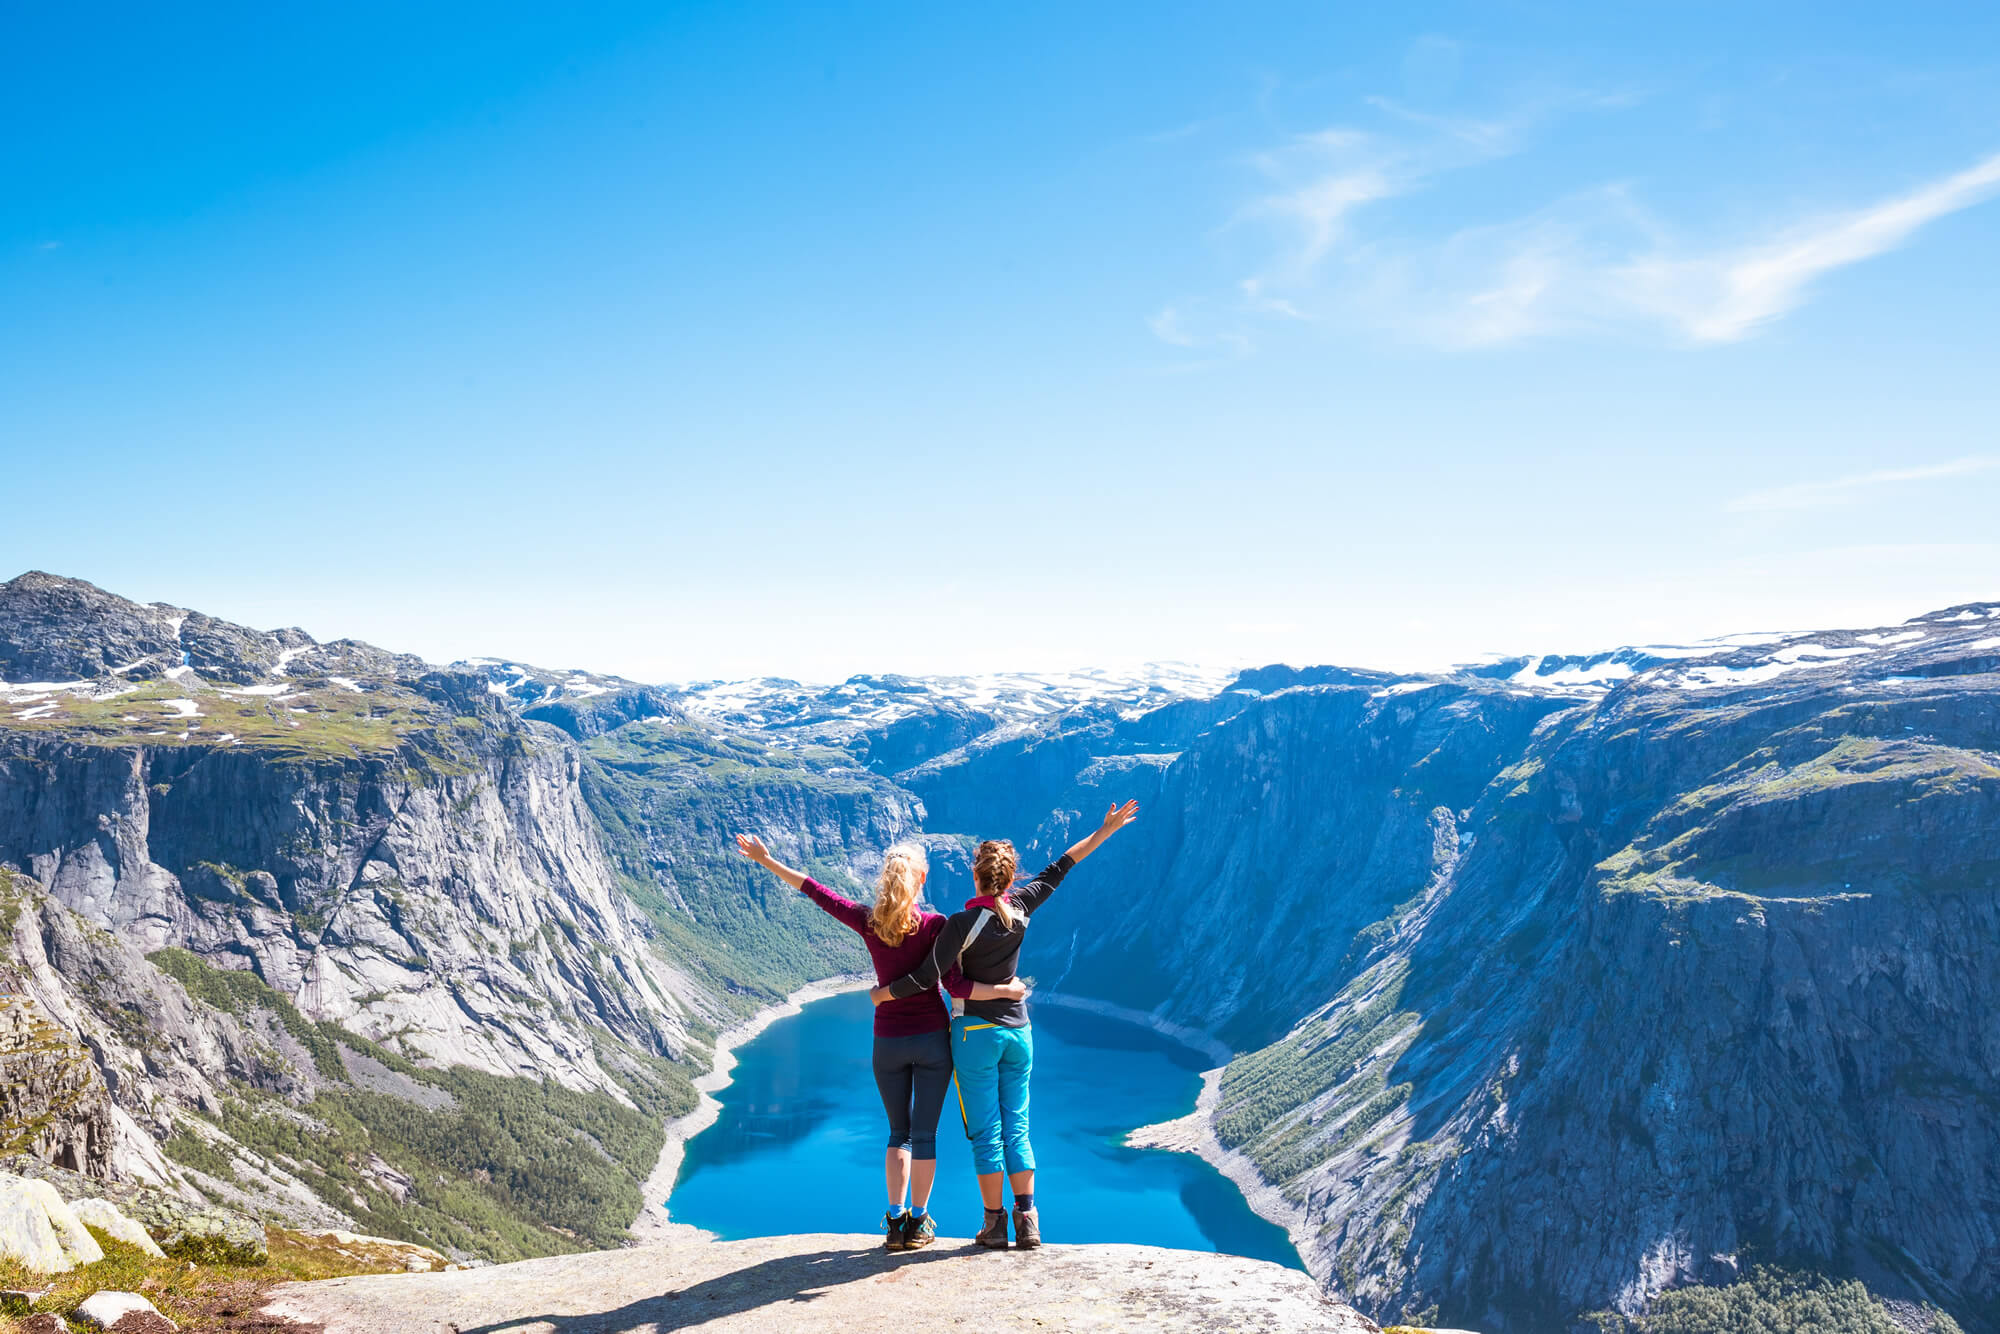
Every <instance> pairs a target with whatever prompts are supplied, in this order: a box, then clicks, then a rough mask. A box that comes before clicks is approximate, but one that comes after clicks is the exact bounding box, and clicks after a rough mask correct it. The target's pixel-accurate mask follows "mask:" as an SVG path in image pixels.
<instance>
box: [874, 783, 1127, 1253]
mask: <svg viewBox="0 0 2000 1334" xmlns="http://www.w3.org/2000/svg"><path fill="white" fill-rule="evenodd" d="M1138 818H1139V803H1138V802H1136V801H1128V802H1126V803H1125V804H1124V805H1123V806H1113V807H1112V808H1111V809H1110V810H1108V811H1106V812H1105V813H1104V820H1103V822H1102V823H1101V824H1099V825H1098V827H1097V828H1096V829H1094V830H1092V831H1091V833H1090V836H1089V837H1088V838H1085V839H1084V840H1083V841H1082V842H1080V843H1078V844H1077V845H1076V846H1075V847H1072V848H1071V849H1070V850H1069V851H1068V852H1065V853H1064V854H1063V855H1062V856H1060V857H1058V858H1057V859H1056V861H1055V863H1054V865H1052V866H1050V867H1048V868H1047V869H1046V870H1044V871H1043V872H1042V873H1041V874H1040V875H1038V876H1036V877H1035V878H1034V879H1033V880H1030V881H1028V882H1027V883H1026V884H1025V885H1022V884H1016V883H1015V882H1014V875H1015V872H1016V871H1017V870H1018V869H1019V859H1018V858H1017V857H1016V855H1015V853H1014V845H1013V844H1012V843H1009V842H1007V841H1006V840H1004V839H988V840H987V841H986V842H984V843H981V844H980V845H979V852H978V854H977V856H975V857H974V858H973V862H972V878H973V881H974V882H975V883H976V884H977V886H978V888H979V894H978V896H977V897H975V898H974V899H973V900H972V901H971V902H969V903H967V904H966V905H965V908H964V909H963V910H962V911H960V912H956V913H953V914H952V915H951V917H950V918H949V919H948V920H947V921H946V922H945V924H944V929H943V930H942V931H940V932H939V933H938V936H937V940H936V941H935V943H933V944H932V946H931V948H930V952H929V954H928V955H926V956H925V957H924V960H923V962H922V963H921V964H919V965H918V966H917V967H916V968H915V969H913V970H912V971H911V972H910V973H909V974H908V975H907V976H903V977H898V978H897V979H896V980H895V981H893V982H891V983H889V984H888V985H887V986H880V987H877V988H875V990H874V991H872V992H870V993H869V995H870V997H871V999H873V1000H874V1002H875V1004H876V1005H877V1006H878V1007H879V1009H878V1011H877V1012H878V1013H879V1012H880V1010H883V1009H887V1008H888V1007H889V1006H891V1005H898V1004H901V1003H902V1002H903V1000H904V999H905V998H906V997H910V996H920V995H924V994H926V993H928V994H932V995H935V994H936V992H937V985H938V979H940V978H945V977H949V975H950V973H951V970H952V969H953V968H957V969H959V970H960V971H961V972H963V974H964V976H965V977H966V978H968V979H971V980H973V981H974V982H975V983H976V982H977V981H978V980H979V979H993V980H995V981H1001V980H1005V981H1014V980H1015V979H1014V975H1015V973H1016V971H1017V970H1018V967H1019V963H1020V957H1021V943H1022V941H1023V940H1024V939H1025V938H1026V934H1027V928H1028V918H1029V917H1030V916H1032V915H1033V913H1034V911H1035V909H1037V908H1039V907H1041V906H1042V904H1044V903H1046V902H1047V901H1048V898H1049V895H1051V894H1053V893H1055V890H1056V886H1057V885H1060V884H1061V883H1062V880H1063V877H1064V876H1065V875H1068V874H1069V872H1070V871H1071V870H1073V869H1074V868H1075V866H1076V864H1077V863H1078V862H1080V861H1082V860H1083V859H1084V858H1085V857H1088V856H1089V855H1090V854H1091V853H1093V852H1095V851H1097V850H1098V848H1100V847H1102V846H1103V845H1104V840H1106V839H1108V838H1110V837H1111V836H1112V835H1113V834H1115V833H1117V832H1118V831H1119V830H1120V829H1123V828H1124V827H1125V826H1126V825H1128V824H1130V823H1132V821H1134V820H1136V819H1138ZM954 994H957V993H954ZM951 1053H952V1063H953V1065H954V1066H955V1067H956V1069H957V1074H958V1098H959V1110H960V1111H961V1112H962V1113H963V1114H964V1117H965V1133H966V1135H967V1136H968V1137H969V1138H970V1139H971V1140H972V1170H973V1171H974V1172H976V1173H978V1175H979V1194H980V1197H981V1199H982V1200H983V1201H984V1202H985V1205H986V1222H985V1226H983V1227H982V1228H980V1230H979V1235H978V1236H976V1237H974V1238H973V1240H974V1241H976V1242H978V1243H979V1244H980V1245H981V1246H986V1247H990V1248H992V1249H994V1250H1005V1249H1006V1248H1007V1211H1006V1210H1005V1209H1003V1208H1002V1207H1001V1197H1000V1177H1001V1173H1002V1170H1003V1169H1004V1170H1005V1172H1006V1175H1007V1178H1008V1182H1009V1184H1010V1185H1012V1187H1013V1189H1014V1245H1015V1246H1017V1247H1019V1248H1020V1249H1022V1250H1032V1249H1033V1248H1035V1247H1037V1246H1039V1245H1041V1244H1042V1228H1041V1221H1040V1219H1039V1218H1038V1217H1037V1215H1036V1213H1035V1151H1034V1148H1033V1146H1032V1145H1030V1144H1029V1142H1028V1075H1029V1073H1030V1072H1031V1070H1032V1069H1033V1067H1034V1062H1035V1039H1034V1033H1033V1031H1032V1030H1031V1029H1030V1028H1029V1026H1028V1006H1027V1002H1026V999H1025V998H1021V997H1016V996H1002V997H998V998H995V999H990V1000H989V999H987V998H985V997H984V996H981V995H979V994H978V993H977V991H974V992H973V993H972V997H971V999H970V1000H968V1001H967V1002H966V1005H965V1013H964V1015H962V1016H960V1017H959V1018H955V1019H953V1020H952V1021H951Z"/></svg>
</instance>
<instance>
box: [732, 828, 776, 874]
mask: <svg viewBox="0 0 2000 1334" xmlns="http://www.w3.org/2000/svg"><path fill="white" fill-rule="evenodd" d="M736 850H737V851H738V852H740V853H742V854H743V855H744V856H745V857H748V858H749V859H750V860H751V861H753V862H756V863H757V864H758V865H759V866H762V865H764V864H765V863H767V862H769V861H770V860H771V850H770V849H769V848H767V847H765V846H764V840H763V839H761V838H759V837H757V836H756V835H755V834H738V835H737V836H736Z"/></svg>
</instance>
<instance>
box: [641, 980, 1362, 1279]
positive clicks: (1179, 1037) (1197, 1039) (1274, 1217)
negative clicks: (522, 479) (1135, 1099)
mask: <svg viewBox="0 0 2000 1334" xmlns="http://www.w3.org/2000/svg"><path fill="white" fill-rule="evenodd" d="M872 984H873V982H872V979H870V978H868V977H865V976H863V975H861V974H858V973H851V974H848V975H846V976H843V977H833V978H826V979H823V980H821V981H818V982H810V983H808V984H806V985H805V986H803V987H800V988H799V989H798V990H797V991H794V992H792V993H791V994H790V995H789V996H786V997H785V999H784V1000H783V1001H781V1002H780V1003H778V1004H776V1005H771V1006H767V1007H765V1008H764V1009H762V1010H759V1011H757V1012H756V1013H755V1014H753V1015H751V1016H750V1017H749V1018H748V1019H745V1020H744V1021H743V1022H742V1023H740V1024H738V1025H736V1026H735V1027H734V1028H730V1029H726V1030H724V1031H723V1032H722V1033H721V1034H719V1035H718V1036H717V1037H716V1039H715V1064H714V1065H713V1066H711V1067H710V1069H709V1070H708V1072H707V1073H706V1074H703V1075H701V1076H700V1077H699V1078H697V1079H696V1080H695V1081H694V1088H695V1092H696V1093H698V1094H700V1095H701V1101H700V1102H698V1103H697V1104H696V1105H695V1108H694V1110H693V1111H691V1112H689V1113H687V1114H686V1115H685V1116H681V1117H677V1118H675V1119H674V1120H672V1121H669V1122H668V1123H667V1127H666V1142H665V1143H664V1144H662V1145H661V1146H660V1157H659V1160H658V1162H656V1163H655V1164H654V1167H653V1171H652V1173H651V1174H650V1175H649V1176H648V1177H647V1178H646V1185H645V1192H646V1203H645V1205H644V1207H643V1208H641V1210H640V1211H639V1216H638V1218H636V1219H634V1220H633V1222H632V1226H631V1228H630V1234H631V1240H630V1242H629V1243H628V1244H630V1245H637V1246H649V1245H659V1244H662V1243H665V1242H672V1241H677V1240H688V1239H699V1240H711V1239H712V1237H711V1234H709V1233H708V1232H706V1231H705V1230H703V1229H701V1228H698V1227H695V1226H694V1225H693V1224H690V1223H676V1222H674V1221H673V1219H672V1216H671V1213H670V1211H669V1210H668V1208H667V1206H666V1201H667V1198H668V1196H669V1195H671V1194H672V1192H673V1187H674V1181H675V1178H677V1177H678V1176H679V1175H680V1170H681V1161H682V1159H683V1158H685V1157H686V1154H687V1142H688V1141H689V1140H691V1139H693V1138H694V1137H695V1136H696V1135H699V1134H700V1133H701V1132H702V1131H704V1130H706V1129H708V1128H709V1127H710V1126H712V1125H714V1124H715V1122H716V1118H717V1117H719V1116H721V1114H722V1104H721V1102H719V1101H718V1100H717V1099H716V1097H715V1095H716V1093H718V1092H719V1091H721V1090H722V1089H725V1088H727V1087H729V1085H730V1083H731V1081H732V1080H733V1078H734V1075H735V1070H736V1054H735V1052H736V1048H738V1047H740V1046H742V1045H743V1044H744V1043H746V1042H749V1041H750V1040H752V1039H753V1038H755V1037H757V1036H758V1035H759V1034H761V1033H762V1032H763V1031H764V1030H765V1029H767V1028H769V1027H770V1026H771V1025H772V1024H774V1023H776V1022H777V1021H778V1020H780V1019H785V1018H789V1017H790V1016H792V1015H795V1014H797V1013H798V1012H799V1011H800V1010H801V1009H803V1008H804V1007H806V1006H807V1005H810V1004H812V1003H813V1002H814V1001H818V1000H825V999H826V998H827V997H829V996H838V995H840V994H842V993H843V992H848V991H860V990H863V989H865V988H866V987H868V986H871V985H872ZM1030 999H1031V1000H1032V1001H1034V1002H1035V1003H1038V1004H1043V1005H1054V1006H1056V1007H1058V1008H1061V1009H1066V1010H1080V1011H1083V1012H1084V1013H1087V1014H1095V1015H1099V1016H1101V1017H1103V1018H1106V1019H1114V1020H1117V1021H1119V1022H1121V1023H1128V1024H1134V1025H1137V1026H1138V1027H1140V1028H1145V1029H1148V1030H1150V1031H1152V1032H1154V1033H1158V1034H1159V1035H1160V1036H1162V1037H1164V1038H1167V1039H1169V1040H1170V1041H1173V1042H1177V1043H1179V1044H1180V1045H1182V1046H1183V1047H1186V1048H1188V1049H1189V1050H1190V1051H1195V1052H1199V1053H1200V1054H1201V1055H1202V1056H1204V1057H1206V1058H1207V1059H1209V1060H1212V1061H1215V1062H1216V1066H1215V1068H1213V1069H1210V1070H1205V1071H1203V1072H1202V1075H1201V1091H1200V1092H1199V1093H1198V1094H1196V1095H1195V1104H1194V1110H1193V1111H1191V1112H1189V1113H1187V1114H1186V1115H1185V1116H1178V1117H1175V1118H1174V1119H1172V1120H1170V1121H1158V1122H1155V1123H1154V1124H1152V1125H1147V1126H1139V1127H1137V1128H1135V1129H1133V1130H1130V1131H1127V1132H1126V1134H1125V1139H1124V1143H1125V1144H1126V1145H1127V1146H1128V1147H1130V1148H1134V1149H1160V1150H1164V1151H1166V1152H1169V1153H1190V1154H1193V1155H1194V1156H1195V1157H1197V1158H1199V1159H1201V1160H1202V1161H1203V1162H1205V1163H1207V1164H1208V1165H1209V1166H1210V1167H1212V1168H1214V1169H1215V1170H1216V1171H1217V1172H1218V1173H1220V1174H1221V1175H1222V1176H1223V1177H1224V1178H1225V1179H1226V1180H1227V1181H1228V1182H1229V1184H1231V1185H1232V1186H1234V1187H1236V1192H1237V1194H1239V1195H1241V1196H1242V1197H1243V1202H1244V1203H1245V1204H1247V1205H1248V1206H1249V1207H1250V1212H1252V1213H1254V1214H1256V1215H1257V1216H1258V1217H1259V1218H1262V1219H1263V1220H1264V1221H1266V1222H1268V1223H1275V1224H1277V1225H1278V1226H1279V1227H1281V1228H1283V1229H1284V1230H1285V1237H1286V1239H1287V1240H1288V1241H1289V1242H1290V1243H1291V1246H1292V1249H1293V1250H1294V1251H1295V1252H1297V1254H1298V1257H1299V1263H1300V1264H1301V1265H1303V1266H1305V1270H1306V1272H1307V1273H1308V1274H1310V1275H1311V1276H1312V1278H1313V1280H1314V1282H1316V1283H1320V1284H1322V1285H1323V1284H1325V1283H1326V1281H1327V1279H1328V1277H1329V1275H1327V1274H1321V1273H1319V1272H1318V1271H1317V1270H1315V1269H1314V1267H1313V1264H1312V1259H1311V1252H1309V1251H1308V1250H1307V1248H1306V1242H1307V1241H1308V1240H1309V1239H1310V1233H1309V1232H1308V1230H1307V1227H1306V1218H1305V1211H1304V1210H1303V1209H1300V1208H1298V1207H1297V1206H1295V1205H1293V1204H1292V1202H1291V1201H1289V1200H1287V1199H1286V1198H1285V1197H1284V1193H1283V1192H1282V1191H1281V1190H1280V1189H1279V1188H1278V1187H1276V1186H1274V1185H1272V1184H1271V1183H1270V1182H1268V1181H1266V1180H1265V1179H1264V1177H1263V1175H1262V1174H1261V1173H1259V1172H1258V1171H1257V1165H1256V1164H1255V1163H1253V1162H1251V1161H1250V1159H1249V1158H1248V1157H1246V1156H1245V1155H1243V1154H1241V1153H1238V1152H1237V1151H1236V1150H1234V1149H1229V1148H1225V1147H1224V1146H1223V1144H1222V1141H1221V1140H1219V1139H1217V1138H1216V1136H1215V1121H1214V1117H1215V1109H1216V1106H1217V1105H1218V1104H1219V1103H1220V1102H1221V1099H1222V1088H1221V1085H1222V1070H1223V1067H1224V1066H1226V1065H1227V1064H1228V1063H1229V1062H1230V1061H1231V1060H1232V1059H1234V1058H1235V1055H1236V1053H1235V1052H1234V1051H1232V1050H1231V1049H1230V1048H1229V1046H1228V1045H1227V1044H1226V1043H1224V1042H1223V1041H1222V1040H1221V1039H1219V1038H1216V1037H1214V1036H1212V1035H1211V1034H1208V1033H1204V1032H1202V1031H1201V1030H1200V1029H1197V1028H1189V1027H1187V1026H1185V1025H1183V1024H1176V1023H1172V1022H1170V1021H1168V1020H1165V1019H1161V1018H1159V1017H1157V1016H1156V1015H1152V1014H1149V1013H1147V1012H1146V1011H1144V1010H1134V1009H1130V1008H1128V1007H1126V1006H1123V1005H1116V1004H1113V1003H1112V1002H1110V1001H1103V1000H1097V999H1094V998H1092V997H1088V996H1070V995H1064V994H1062V993H1060V992H1053V991H1050V992H1031V993H1030Z"/></svg>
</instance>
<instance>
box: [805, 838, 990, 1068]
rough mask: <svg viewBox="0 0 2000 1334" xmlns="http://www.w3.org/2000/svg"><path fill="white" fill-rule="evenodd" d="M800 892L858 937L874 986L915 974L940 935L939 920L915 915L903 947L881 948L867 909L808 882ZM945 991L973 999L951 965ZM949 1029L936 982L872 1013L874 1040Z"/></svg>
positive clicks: (932, 915) (969, 986)
mask: <svg viewBox="0 0 2000 1334" xmlns="http://www.w3.org/2000/svg"><path fill="white" fill-rule="evenodd" d="M799 889H800V891H801V892H803V893H804V894H805V896H806V897H807V898H809V899H811V900H812V901H813V902H814V903H817V904H818V905H819V906H820V907H822V908H824V909H826V912H827V915H828V916H829V917H831V918H833V919H834V920H835V921H837V922H840V923H842V924H844V925H846V926H849V927H851V928H853V929H854V930H855V931H856V932H858V933H859V934H860V936H861V942H862V944H864V945H866V946H867V947H868V957H869V958H870V959H871V960H873V961H874V964H875V982H876V985H878V986H887V985H888V984H889V983H891V982H893V981H895V980H896V979H897V978H899V977H902V976H903V975H904V974H906V973H908V972H909V971H910V970H911V969H913V968H915V967H916V966H917V964H918V963H920V962H921V961H922V960H923V959H924V958H926V957H927V956H928V955H929V954H930V952H931V946H932V945H933V944H935V943H936V942H937V938H938V932H940V931H942V930H944V922H945V919H944V918H942V917H940V916H939V915H938V914H936V913H934V912H927V913H920V914H919V915H918V917H917V929H916V930H914V931H912V932H910V934H909V935H907V936H904V937H903V943H902V944H900V945H884V944H883V943H882V941H881V938H880V937H878V936H877V935H876V934H875V932H874V930H873V928H871V927H870V926H869V925H868V909H866V908H864V907H862V906H861V905H860V904H858V903H856V902H855V901H854V900H852V899H850V898H847V897H846V896H845V895H842V894H839V893H836V892H835V891H833V890H831V889H828V888H827V887H826V886H825V885H822V884H821V883H820V882H819V881H817V880H814V879H812V878H810V877H808V878H807V879H806V882H805V883H804V884H803V885H800V886H799ZM944 988H945V990H946V991H949V992H950V993H951V994H952V995H954V996H957V997H959V998H960V999H961V1000H962V999H964V998H965V997H967V996H970V995H971V994H972V983H970V982H968V981H966V980H965V979H964V977H962V976H960V974H959V971H958V967H957V965H956V964H954V965H953V966H952V967H950V968H948V969H947V970H945V974H944ZM950 1027H951V1010H950V1008H949V1007H947V1006H946V1005H945V1003H944V998H943V997H942V996H940V995H938V989H937V984H936V983H935V982H933V983H932V984H931V987H930V989H929V990H928V991H919V992H917V993H916V994H914V995H910V996H899V997H898V998H896V999H895V1000H892V1001H884V1002H883V1003H882V1004H880V1005H878V1006H876V1007H875V1036H877V1037H882V1038H906V1037H912V1036H914V1035H916V1034H918V1033H942V1032H944V1031H945V1030H946V1029H948V1028H950Z"/></svg>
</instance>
